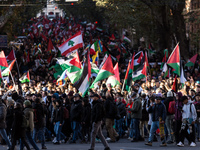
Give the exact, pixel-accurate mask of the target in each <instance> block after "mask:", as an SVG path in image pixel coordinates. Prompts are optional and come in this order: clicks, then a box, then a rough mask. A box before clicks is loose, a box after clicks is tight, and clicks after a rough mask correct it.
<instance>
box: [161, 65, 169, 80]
mask: <svg viewBox="0 0 200 150" xmlns="http://www.w3.org/2000/svg"><path fill="white" fill-rule="evenodd" d="M162 72H163V73H164V78H166V77H169V68H168V66H167V63H165V64H164V66H163V68H162Z"/></svg>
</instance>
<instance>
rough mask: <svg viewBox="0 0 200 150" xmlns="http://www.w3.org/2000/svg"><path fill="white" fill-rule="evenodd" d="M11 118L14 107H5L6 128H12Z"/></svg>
mask: <svg viewBox="0 0 200 150" xmlns="http://www.w3.org/2000/svg"><path fill="white" fill-rule="evenodd" d="M13 120H14V107H13V106H10V107H8V108H7V115H6V125H7V129H8V130H10V129H11V128H12V124H13Z"/></svg>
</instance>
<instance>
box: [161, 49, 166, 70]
mask: <svg viewBox="0 0 200 150" xmlns="http://www.w3.org/2000/svg"><path fill="white" fill-rule="evenodd" d="M166 61H167V58H166V53H165V56H164V57H163V59H162V63H161V66H160V69H161V70H162V69H163V67H164V65H165V63H166Z"/></svg>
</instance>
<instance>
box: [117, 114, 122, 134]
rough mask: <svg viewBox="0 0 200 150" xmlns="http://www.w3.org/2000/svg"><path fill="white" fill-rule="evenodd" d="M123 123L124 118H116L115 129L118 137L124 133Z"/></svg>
mask: <svg viewBox="0 0 200 150" xmlns="http://www.w3.org/2000/svg"><path fill="white" fill-rule="evenodd" d="M123 123H124V118H121V119H119V120H117V125H118V126H117V129H118V134H119V136H120V137H121V136H122V135H123V134H124V130H123Z"/></svg>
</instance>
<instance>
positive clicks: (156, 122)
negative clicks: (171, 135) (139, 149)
mask: <svg viewBox="0 0 200 150" xmlns="http://www.w3.org/2000/svg"><path fill="white" fill-rule="evenodd" d="M158 128H159V121H153V122H152V124H151V129H150V135H149V142H153V138H154V133H155V132H156V130H157V129H158ZM165 141H166V137H165V139H164V142H165Z"/></svg>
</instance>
